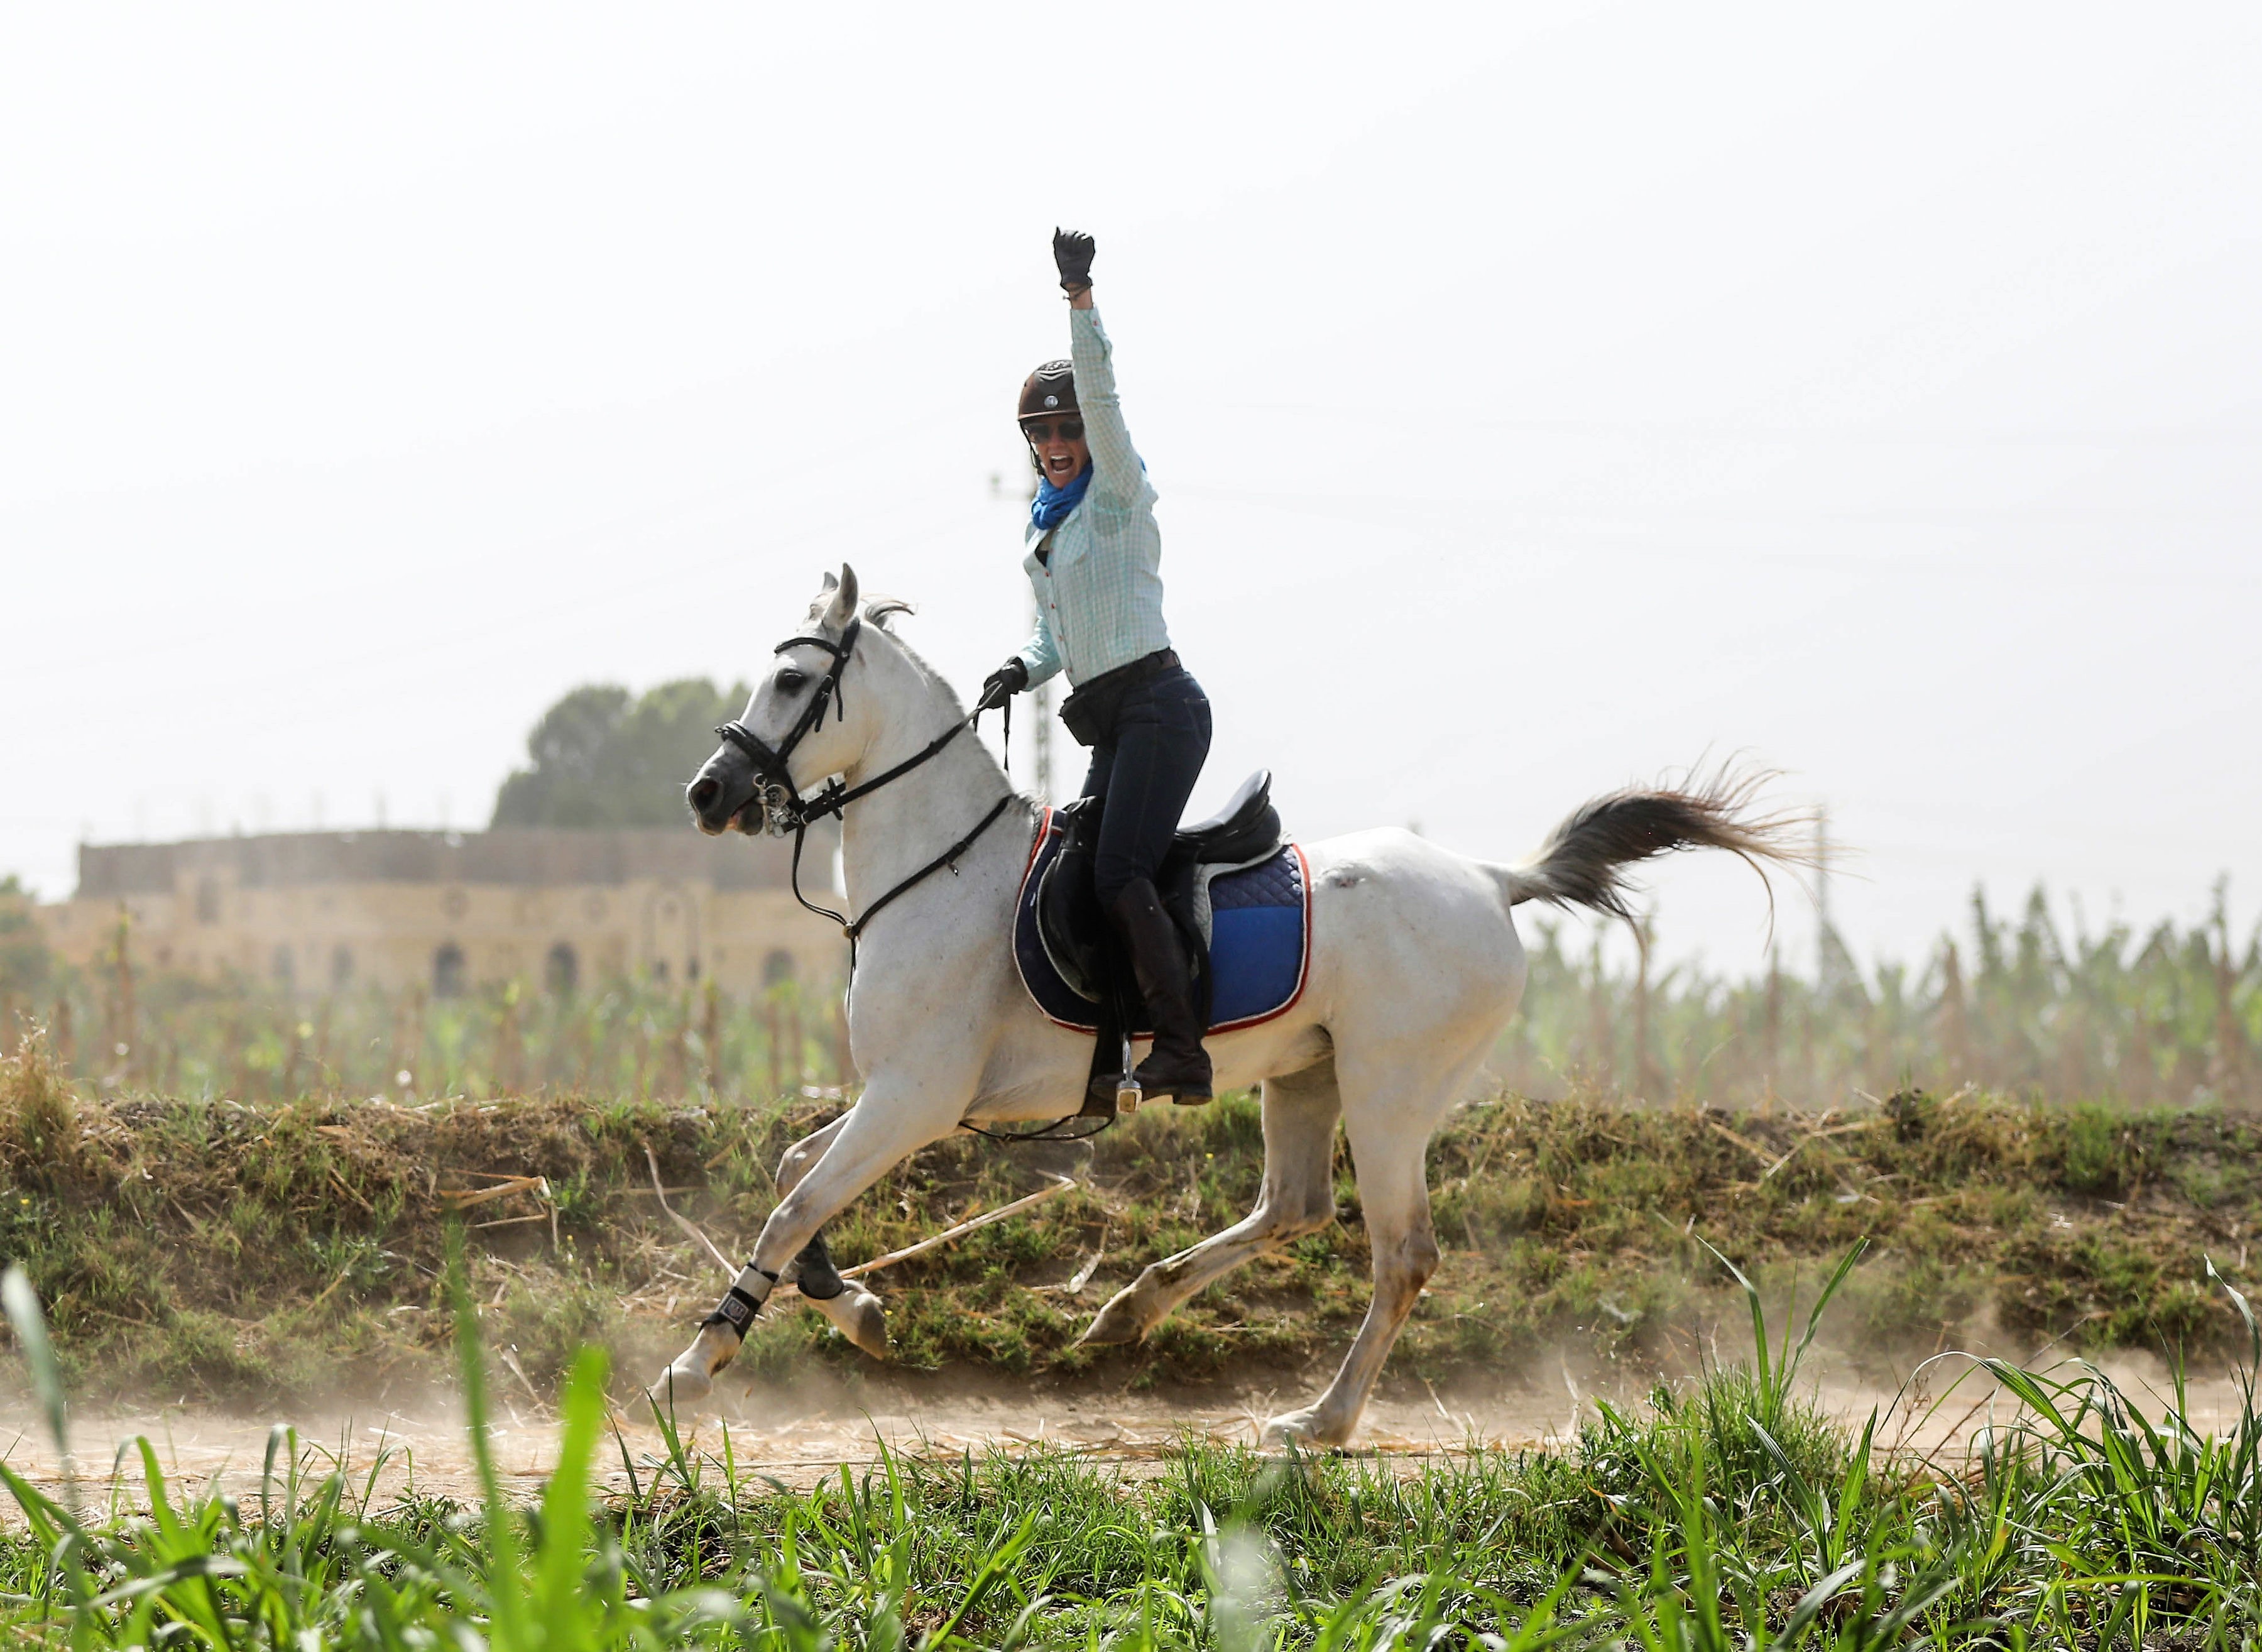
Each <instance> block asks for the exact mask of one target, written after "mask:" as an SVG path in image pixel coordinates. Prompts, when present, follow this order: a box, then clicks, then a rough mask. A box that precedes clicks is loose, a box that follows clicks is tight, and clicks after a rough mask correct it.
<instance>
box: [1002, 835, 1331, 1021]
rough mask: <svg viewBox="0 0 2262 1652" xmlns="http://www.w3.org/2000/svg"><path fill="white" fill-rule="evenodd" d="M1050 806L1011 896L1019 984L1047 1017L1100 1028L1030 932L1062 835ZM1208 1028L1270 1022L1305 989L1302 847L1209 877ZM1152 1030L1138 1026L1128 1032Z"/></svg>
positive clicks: (1307, 952) (1308, 920)
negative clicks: (1018, 888) (1040, 891)
mask: <svg viewBox="0 0 2262 1652" xmlns="http://www.w3.org/2000/svg"><path fill="white" fill-rule="evenodd" d="M1067 835H1068V834H1067V833H1065V832H1064V831H1063V830H1062V829H1061V827H1060V826H1059V825H1058V824H1057V817H1056V816H1055V814H1054V813H1053V812H1052V811H1051V810H1049V809H1048V810H1047V811H1046V812H1045V821H1044V825H1043V826H1042V827H1041V829H1040V830H1039V832H1038V833H1037V840H1036V843H1035V845H1034V847H1033V848H1031V849H1030V851H1029V864H1028V867H1027V869H1026V870H1025V871H1023V872H1022V874H1021V892H1020V897H1019V899H1017V900H1016V901H1015V902H1014V904H1013V961H1014V963H1016V964H1018V965H1019V968H1020V971H1021V985H1023V986H1025V987H1027V989H1028V991H1029V996H1030V998H1032V999H1034V1000H1035V1001H1036V1006H1037V1007H1038V1008H1039V1009H1041V1010H1042V1011H1043V1012H1044V1013H1045V1014H1046V1016H1047V1017H1048V1019H1049V1020H1051V1021H1054V1022H1055V1023H1056V1024H1057V1025H1059V1026H1062V1027H1072V1028H1076V1029H1077V1031H1079V1032H1086V1033H1090V1032H1096V1031H1098V1030H1099V1013H1098V1006H1095V1005H1094V1004H1092V1002H1091V1000H1090V999H1084V998H1079V997H1077V993H1076V992H1075V989H1073V988H1072V987H1070V985H1069V984H1068V983H1067V982H1066V981H1063V979H1061V975H1060V971H1059V970H1056V969H1055V968H1054V967H1053V961H1052V958H1051V956H1050V955H1049V954H1048V953H1047V952H1046V951H1045V943H1044V941H1043V938H1042V937H1041V936H1040V935H1039V934H1038V933H1037V880H1038V879H1039V878H1041V877H1042V876H1044V873H1045V869H1046V868H1047V867H1048V866H1050V865H1051V864H1052V863H1053V858H1054V857H1055V855H1058V854H1059V853H1060V851H1061V846H1062V845H1063V843H1064V842H1065V841H1066V840H1067ZM1209 898H1210V942H1209V963H1210V976H1211V979H1212V980H1213V981H1214V983H1215V985H1214V986H1213V987H1212V989H1211V992H1210V1014H1209V1030H1210V1031H1211V1032H1213V1033H1229V1032H1235V1031H1237V1030H1238V1029H1240V1028H1243V1027H1254V1026H1256V1025H1257V1023H1258V1022H1260V1021H1271V1019H1272V1018H1273V1017H1274V1016H1276V1015H1279V1014H1285V1013H1286V1011H1288V1010H1289V1009H1291V1008H1293V1007H1294V1006H1295V1002H1296V1000H1297V999H1300V998H1301V997H1302V996H1303V995H1304V976H1305V973H1306V971H1307V969H1308V968H1309V964H1310V959H1311V953H1312V884H1311V878H1310V876H1309V869H1308V868H1307V866H1306V865H1305V864H1304V851H1303V850H1302V849H1301V848H1298V847H1297V846H1296V845H1295V844H1293V843H1290V844H1286V845H1284V846H1283V847H1282V848H1281V850H1280V852H1279V854H1278V855H1274V856H1272V858H1271V859H1270V860H1268V861H1262V862H1258V863H1257V865H1255V866H1251V867H1247V868H1244V869H1243V870H1241V871H1238V872H1228V873H1226V874H1224V875H1223V876H1220V877H1215V878H1213V879H1211V880H1210V886H1209ZM1151 1030H1152V1029H1151V1028H1148V1027H1146V1026H1145V1025H1143V1024H1142V1025H1141V1026H1139V1027H1137V1028H1134V1029H1133V1032H1134V1034H1135V1035H1136V1036H1138V1037H1142V1038H1143V1037H1145V1036H1146V1035H1148V1033H1149V1032H1150V1031H1151Z"/></svg>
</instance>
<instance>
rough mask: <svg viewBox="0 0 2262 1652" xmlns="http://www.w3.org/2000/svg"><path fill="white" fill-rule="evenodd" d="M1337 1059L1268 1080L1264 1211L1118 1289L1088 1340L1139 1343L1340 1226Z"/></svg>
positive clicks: (1260, 1203) (1259, 1208) (1340, 1107)
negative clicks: (1255, 1267) (1200, 1298)
mask: <svg viewBox="0 0 2262 1652" xmlns="http://www.w3.org/2000/svg"><path fill="white" fill-rule="evenodd" d="M1342 1110H1343V1103H1342V1100H1341V1098H1340V1097H1339V1096H1338V1095H1337V1093H1336V1073H1335V1064H1334V1062H1333V1061H1323V1062H1322V1063H1321V1064H1319V1065H1317V1066H1315V1067H1308V1068H1306V1069H1305V1070H1304V1071H1302V1072H1298V1073H1292V1074H1290V1075H1289V1076H1288V1077H1286V1078H1267V1079H1266V1080H1265V1081H1264V1188H1263V1190H1262V1191H1261V1192H1260V1193H1259V1194H1257V1208H1255V1209H1254V1210H1252V1211H1250V1213H1249V1215H1248V1216H1246V1217H1245V1218H1243V1220H1242V1221H1239V1222H1236V1223H1234V1225H1233V1226H1231V1227H1229V1228H1228V1229H1227V1230H1225V1231H1224V1232H1222V1233H1219V1234H1214V1235H1212V1236H1211V1237H1208V1238H1207V1239H1204V1240H1203V1241H1202V1242H1201V1243H1200V1244H1197V1245H1195V1246H1194V1247H1193V1248H1192V1249H1191V1250H1186V1251H1181V1252H1178V1254H1177V1255H1176V1256H1172V1257H1166V1258H1165V1259H1163V1260H1162V1261H1160V1262H1156V1263H1155V1264H1153V1265H1152V1266H1149V1268H1148V1269H1147V1270H1146V1272H1144V1273H1142V1274H1140V1275H1139V1277H1138V1279H1137V1280H1136V1281H1135V1282H1134V1283H1133V1284H1131V1285H1129V1286H1127V1287H1126V1288H1124V1289H1122V1290H1120V1291H1118V1292H1117V1293H1116V1294H1115V1295H1114V1296H1113V1298H1112V1299H1111V1300H1110V1301H1109V1302H1108V1304H1107V1306H1106V1307H1105V1308H1103V1309H1100V1310H1099V1318H1097V1319H1095V1320H1093V1321H1092V1322H1091V1330H1089V1331H1085V1332H1084V1341H1086V1342H1094V1343H1117V1342H1136V1341H1138V1340H1139V1338H1142V1337H1143V1336H1145V1335H1146V1334H1147V1332H1148V1331H1150V1330H1152V1329H1153V1328H1154V1327H1155V1326H1156V1324H1158V1323H1160V1322H1161V1320H1162V1319H1163V1316H1164V1315H1166V1314H1168V1313H1170V1312H1171V1310H1172V1309H1176V1308H1177V1307H1178V1305H1179V1304H1180V1303H1182V1302H1185V1301H1186V1299H1187V1298H1189V1297H1191V1296H1192V1295H1194V1294H1195V1293H1196V1292H1197V1291H1199V1290H1200V1289H1201V1288H1203V1287H1204V1286H1206V1285H1207V1284H1209V1283H1210V1282H1211V1281H1212V1280H1215V1279H1217V1278H1219V1277H1220V1276H1221V1275H1223V1274H1225V1273H1230V1272H1231V1271H1232V1270H1233V1269H1235V1268H1236V1267H1239V1266H1241V1265H1242V1264H1243V1262H1246V1261H1248V1260H1249V1259H1250V1258H1252V1257H1256V1256H1261V1255H1263V1254H1264V1252H1267V1251H1269V1250H1271V1249H1272V1248H1273V1247H1274V1246H1276V1245H1279V1244H1286V1243H1287V1242H1288V1241H1289V1240H1290V1239H1295V1238H1300V1237H1303V1236H1304V1235H1305V1234H1307V1233H1316V1232H1317V1231H1319V1230H1320V1229H1322V1228H1324V1227H1325V1226H1327V1225H1328V1223H1330V1222H1332V1221H1334V1220H1335V1214H1336V1194H1335V1181H1334V1176H1333V1170H1334V1164H1335V1138H1336V1115H1338V1114H1339V1113H1341V1112H1342Z"/></svg>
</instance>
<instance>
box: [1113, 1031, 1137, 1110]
mask: <svg viewBox="0 0 2262 1652" xmlns="http://www.w3.org/2000/svg"><path fill="white" fill-rule="evenodd" d="M1141 1100H1142V1097H1141V1095H1140V1093H1139V1079H1138V1076H1137V1075H1136V1074H1135V1072H1134V1071H1132V1068H1131V1035H1130V1034H1128V1033H1126V1034H1124V1035H1123V1067H1122V1071H1120V1073H1119V1074H1118V1075H1117V1077H1116V1079H1115V1110H1116V1111H1117V1112H1118V1113H1136V1112H1137V1111H1138V1110H1139V1103H1140V1101H1141Z"/></svg>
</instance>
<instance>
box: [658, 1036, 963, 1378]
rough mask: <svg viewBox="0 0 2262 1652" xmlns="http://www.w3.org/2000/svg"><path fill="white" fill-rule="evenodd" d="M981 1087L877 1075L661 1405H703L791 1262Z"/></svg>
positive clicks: (767, 1228)
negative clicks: (676, 1402) (678, 1402)
mask: <svg viewBox="0 0 2262 1652" xmlns="http://www.w3.org/2000/svg"><path fill="white" fill-rule="evenodd" d="M972 1093H973V1081H972V1078H970V1077H969V1078H966V1079H965V1080H964V1081H962V1082H960V1081H956V1080H955V1079H954V1080H952V1081H942V1080H937V1079H934V1078H919V1079H915V1080H914V1079H898V1080H895V1081H893V1082H890V1077H889V1075H885V1074H877V1073H875V1075H874V1076H873V1078H872V1082H871V1083H870V1084H869V1085H868V1086H866V1087H865V1091H864V1093H863V1095H862V1097H861V1098H860V1099H859V1100H858V1101H857V1103H856V1105H855V1106H854V1107H852V1108H851V1109H850V1110H849V1111H848V1113H847V1115H846V1117H845V1118H843V1119H842V1120H841V1122H840V1127H839V1135H838V1136H835V1137H834V1138H833V1139H832V1143H831V1144H830V1145H829V1146H827V1147H826V1148H825V1154H824V1157H823V1158H819V1159H818V1161H817V1164H816V1165H815V1166H814V1167H813V1168H811V1169H810V1171H809V1172H807V1173H806V1174H804V1175H803V1177H802V1178H801V1179H800V1180H799V1181H798V1182H797V1183H796V1185H795V1186H794V1187H793V1189H792V1190H791V1191H790V1192H789V1193H788V1194H786V1195H785V1197H784V1198H782V1199H781V1200H780V1201H778V1203H777V1208H775V1209H774V1210H772V1211H771V1212H770V1216H769V1220H768V1221H767V1222H765V1223H763V1224H762V1231H761V1237H760V1238H758V1239H756V1240H755V1241H754V1253H753V1256H752V1257H751V1258H749V1259H747V1262H746V1268H745V1271H743V1272H742V1273H739V1275H738V1279H737V1280H736V1281H734V1282H733V1283H732V1285H731V1288H730V1291H729V1293H728V1294H727V1295H725V1296H724V1298H723V1300H722V1302H721V1303H720V1304H719V1305H717V1308H716V1309H715V1311H714V1312H713V1313H711V1314H710V1315H709V1316H708V1317H707V1318H706V1320H705V1322H704V1323H703V1324H701V1326H700V1327H699V1335H698V1336H697V1337H696V1338H695V1339H694V1340H693V1342H692V1344H691V1345H690V1346H689V1347H688V1348H686V1349H685V1350H684V1351H683V1352H682V1353H680V1354H678V1355H677V1356H676V1357H675V1360H674V1363H673V1364H671V1365H670V1366H669V1367H667V1368H666V1370H665V1371H663V1372H661V1373H660V1375H659V1381H657V1382H656V1383H654V1384H653V1385H652V1392H653V1393H654V1394H655V1395H656V1396H658V1397H659V1398H660V1399H662V1400H667V1399H670V1398H673V1399H679V1400H696V1399H703V1398H705V1397H706V1396H707V1395H708V1394H709V1393H710V1391H711V1390H712V1389H713V1388H714V1380H715V1374H716V1373H717V1371H720V1370H721V1369H722V1368H723V1367H724V1366H726V1365H728V1364H730V1363H731V1360H733V1359H735V1358H736V1357H737V1356H738V1348H739V1345H740V1344H741V1343H743V1342H744V1341H745V1339H746V1332H747V1331H749V1330H751V1329H752V1328H753V1323H754V1317H755V1316H756V1315H758V1314H759V1313H760V1311H761V1306H762V1303H763V1302H766V1301H767V1300H768V1298H769V1294H770V1292H771V1290H772V1289H773V1288H774V1287H775V1286H776V1284H777V1282H778V1277H779V1275H780V1274H781V1273H783V1272H784V1271H785V1266H786V1264H787V1263H789V1262H790V1261H792V1260H794V1259H796V1258H797V1257H799V1256H800V1254H801V1253H802V1252H803V1250H804V1249H806V1248H807V1246H808V1244H809V1242H810V1240H811V1239H812V1238H814V1237H816V1235H817V1230H818V1229H819V1228H821V1227H822V1226H824V1224H825V1223H827V1222H830V1221H831V1220H832V1218H833V1217H834V1216H837V1215H838V1214H839V1212H840V1211H841V1210H842V1209H844V1208H846V1206H847V1204H848V1201H850V1200H852V1199H854V1198H855V1197H856V1195H857V1194H861V1193H862V1192H863V1191H864V1190H865V1189H866V1188H867V1187H870V1186H871V1185H872V1184H873V1183H874V1182H875V1181H877V1180H879V1179H880V1178H881V1177H882V1176H884V1175H886V1174H887V1173H888V1172H889V1171H890V1170H891V1169H892V1168H894V1167H895V1166H896V1165H899V1164H901V1163H902V1162H903V1161H904V1159H906V1158H910V1157H911V1155H912V1154H913V1153H915V1152H917V1151H918V1150H919V1149H920V1148H922V1147H925V1146H926V1144H927V1143H930V1142H934V1141H940V1139H941V1138H942V1137H944V1136H948V1135H949V1134H951V1133H952V1132H953V1131H954V1130H955V1129H957V1128H958V1122H959V1120H960V1119H961V1118H962V1117H963V1116H964V1115H965V1112H966V1104H967V1101H968V1099H969V1097H970V1096H971V1095H972Z"/></svg>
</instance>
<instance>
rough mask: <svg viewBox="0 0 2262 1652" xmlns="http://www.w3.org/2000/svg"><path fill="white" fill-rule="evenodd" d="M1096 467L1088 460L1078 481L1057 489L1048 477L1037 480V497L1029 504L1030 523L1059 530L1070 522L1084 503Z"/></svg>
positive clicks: (1078, 473) (1078, 474)
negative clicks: (1085, 493) (1064, 523)
mask: <svg viewBox="0 0 2262 1652" xmlns="http://www.w3.org/2000/svg"><path fill="white" fill-rule="evenodd" d="M1094 468H1095V467H1094V466H1093V465H1092V464H1091V462H1090V461H1089V460H1086V461H1085V463H1084V468H1083V469H1082V470H1080V471H1078V472H1077V473H1076V480H1074V481H1072V482H1070V484H1069V485H1068V486H1067V487H1054V486H1053V484H1052V479H1051V478H1050V477H1048V476H1040V477H1038V478H1037V496H1036V498H1035V499H1034V500H1033V501H1030V504H1029V521H1030V522H1031V523H1034V525H1036V526H1037V527H1039V528H1043V529H1048V530H1049V529H1053V528H1057V527H1059V526H1060V525H1061V523H1063V522H1065V521H1067V520H1068V514H1069V512H1070V511H1071V510H1074V509H1076V508H1077V506H1078V505H1080V504H1082V503H1084V490H1085V489H1086V488H1088V487H1091V473H1092V471H1093V469H1094Z"/></svg>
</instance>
